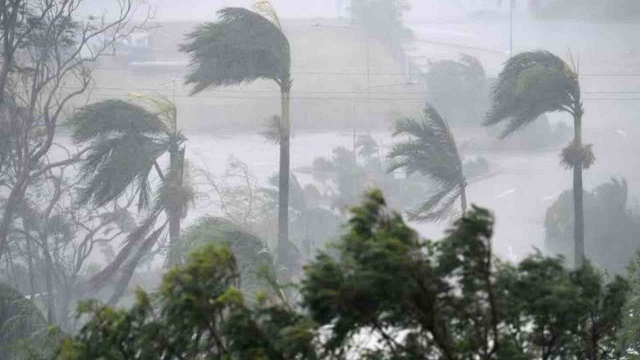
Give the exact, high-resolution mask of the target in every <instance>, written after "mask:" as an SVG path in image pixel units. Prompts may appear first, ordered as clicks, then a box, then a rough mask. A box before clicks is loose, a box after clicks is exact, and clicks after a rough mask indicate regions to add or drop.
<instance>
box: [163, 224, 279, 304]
mask: <svg viewBox="0 0 640 360" xmlns="http://www.w3.org/2000/svg"><path fill="white" fill-rule="evenodd" d="M207 244H213V245H216V246H228V248H229V249H230V250H231V252H232V253H233V255H234V257H235V259H236V262H237V267H238V269H237V270H238V273H239V275H240V277H241V278H242V282H241V283H240V287H239V288H240V290H242V292H243V294H244V295H245V296H246V297H248V298H250V299H254V298H255V297H256V295H257V294H258V293H259V292H268V291H270V290H272V289H271V285H270V283H269V281H268V279H270V278H272V277H273V273H274V271H275V269H274V260H273V258H272V256H271V253H270V252H269V250H268V249H267V248H266V246H265V244H264V242H263V241H261V240H260V239H259V238H257V237H256V236H254V235H251V234H249V233H247V232H246V231H243V230H241V229H240V228H238V227H237V226H235V225H233V224H232V223H231V222H229V221H228V220H225V219H220V218H213V217H206V218H202V219H200V220H198V221H197V222H196V223H195V224H194V225H191V226H190V227H189V228H187V229H186V231H185V233H184V234H182V236H181V239H180V242H179V243H178V244H176V247H175V248H172V249H171V250H170V251H173V252H175V255H176V257H177V258H178V259H179V262H180V263H182V262H184V261H186V259H187V258H188V256H189V254H190V253H191V252H192V251H194V250H196V249H198V248H201V247H202V246H204V245H207Z"/></svg>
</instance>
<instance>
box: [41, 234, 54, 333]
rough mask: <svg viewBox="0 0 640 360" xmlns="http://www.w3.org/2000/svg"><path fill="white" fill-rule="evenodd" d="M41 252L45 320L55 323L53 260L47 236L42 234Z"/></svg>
mask: <svg viewBox="0 0 640 360" xmlns="http://www.w3.org/2000/svg"><path fill="white" fill-rule="evenodd" d="M42 238H43V240H44V241H43V249H42V250H43V253H44V260H45V264H44V266H45V283H46V287H47V321H48V322H49V325H55V323H56V315H55V312H56V309H55V298H54V294H53V293H54V291H53V271H54V269H53V261H52V259H51V253H50V252H49V247H48V246H47V239H48V237H47V236H43V237H42Z"/></svg>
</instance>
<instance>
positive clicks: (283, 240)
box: [278, 81, 291, 266]
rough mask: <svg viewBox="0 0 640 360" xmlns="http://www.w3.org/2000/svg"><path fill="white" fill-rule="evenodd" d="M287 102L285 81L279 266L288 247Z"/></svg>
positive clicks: (281, 144)
mask: <svg viewBox="0 0 640 360" xmlns="http://www.w3.org/2000/svg"><path fill="white" fill-rule="evenodd" d="M289 100H290V83H289V82H288V81H287V82H286V83H284V84H282V85H281V103H282V119H281V121H282V124H281V126H282V130H281V131H282V139H280V174H279V175H280V178H279V181H278V260H279V261H280V263H281V264H283V261H286V254H287V251H286V249H287V247H288V246H289V163H290V157H289V147H290V145H289V141H290V138H291V127H290V122H289ZM283 265H285V266H286V265H288V264H283Z"/></svg>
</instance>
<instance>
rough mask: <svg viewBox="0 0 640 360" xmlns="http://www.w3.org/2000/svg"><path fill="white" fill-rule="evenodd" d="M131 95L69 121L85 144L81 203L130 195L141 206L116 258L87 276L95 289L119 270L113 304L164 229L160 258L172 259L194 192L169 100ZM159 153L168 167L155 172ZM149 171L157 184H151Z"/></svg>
mask: <svg viewBox="0 0 640 360" xmlns="http://www.w3.org/2000/svg"><path fill="white" fill-rule="evenodd" d="M134 100H135V101H136V102H129V101H122V100H104V101H101V102H98V103H94V104H90V105H87V106H85V107H83V108H81V109H80V110H79V111H77V112H76V113H75V115H74V116H73V117H72V118H71V119H70V124H71V126H72V128H73V139H74V140H75V141H76V142H77V143H80V144H83V145H84V146H86V147H87V148H88V153H87V156H86V158H85V159H84V160H83V161H82V163H81V167H80V175H81V177H82V183H83V187H82V189H81V199H80V201H81V202H83V203H85V204H86V203H91V204H93V205H95V206H104V205H106V204H109V203H114V202H117V201H118V200H119V199H121V198H126V197H127V196H129V197H131V194H133V195H134V197H135V200H136V201H137V206H138V210H139V211H142V210H145V216H146V218H145V220H144V221H143V222H142V223H141V224H140V226H138V227H137V228H136V229H134V230H133V231H132V232H131V233H130V234H129V236H128V238H127V242H126V245H125V246H124V247H123V248H122V250H121V251H120V253H119V254H118V255H117V256H116V258H115V260H114V261H113V262H112V263H111V264H109V266H107V267H106V268H105V269H104V270H103V271H101V272H100V273H98V274H97V275H96V276H94V277H93V278H92V279H91V280H90V284H89V285H90V287H92V288H93V289H94V290H95V289H97V288H100V287H102V286H104V284H105V283H106V282H107V281H108V280H109V279H111V278H112V277H113V276H114V275H115V274H116V273H117V272H118V271H120V272H121V273H122V274H121V277H120V280H119V282H118V284H117V285H116V291H115V293H114V295H113V296H112V299H111V303H115V302H117V300H118V298H119V297H120V296H121V295H122V293H123V292H124V290H125V289H126V285H127V284H128V283H129V280H130V279H131V276H132V275H133V271H134V270H135V268H136V266H137V265H138V263H139V261H140V260H141V258H142V257H143V256H144V255H145V254H147V253H148V252H149V251H150V250H151V249H152V247H153V246H155V245H156V244H157V243H158V241H159V240H160V239H161V238H162V237H163V235H164V234H165V232H164V230H165V228H166V227H167V226H168V228H169V255H168V258H167V263H168V264H176V263H177V260H176V259H175V257H174V256H173V255H175V252H174V251H171V249H172V248H173V247H175V246H176V243H177V241H178V237H179V235H180V221H181V219H182V218H184V217H185V216H186V214H187V210H188V208H189V205H190V204H191V202H192V201H193V197H194V194H193V189H192V188H191V185H190V182H189V179H188V176H187V175H188V174H186V169H185V168H186V160H185V145H184V143H185V141H186V138H185V137H184V136H183V135H182V133H181V132H180V130H179V129H178V126H177V111H176V107H175V105H174V104H173V102H171V101H170V100H168V99H166V98H163V97H142V96H137V97H136V98H135V99H134ZM140 102H143V103H146V104H148V106H147V107H144V106H141V105H139V103H140ZM166 155H168V157H169V164H168V166H167V167H166V168H165V169H162V168H161V166H160V163H159V159H160V158H161V157H163V156H166ZM154 176H155V177H157V178H158V179H159V181H160V184H159V186H157V187H156V188H155V189H154V188H153V185H152V181H153V180H154ZM162 213H165V214H166V217H165V218H166V219H163V218H162V216H161V215H162Z"/></svg>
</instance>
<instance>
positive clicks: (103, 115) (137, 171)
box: [70, 100, 170, 208]
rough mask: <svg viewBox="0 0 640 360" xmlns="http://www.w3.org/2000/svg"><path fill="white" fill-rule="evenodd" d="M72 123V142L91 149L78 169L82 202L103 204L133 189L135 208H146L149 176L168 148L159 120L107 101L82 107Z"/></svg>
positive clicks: (125, 104)
mask: <svg viewBox="0 0 640 360" xmlns="http://www.w3.org/2000/svg"><path fill="white" fill-rule="evenodd" d="M70 124H71V125H72V127H73V138H74V139H75V141H77V142H85V143H89V148H90V150H89V152H88V154H87V156H86V158H85V159H84V161H83V162H82V165H81V168H80V174H81V176H82V178H83V179H84V184H85V185H84V187H83V188H82V189H81V201H82V202H85V203H87V202H94V203H95V204H96V205H98V206H102V205H104V204H106V203H108V202H110V201H112V200H115V199H118V198H119V197H120V196H122V195H123V194H124V193H125V192H126V191H127V190H128V189H129V188H131V187H134V188H135V189H136V192H137V194H138V205H139V207H140V208H143V207H146V206H147V205H148V204H149V199H150V185H149V183H148V182H149V173H150V172H151V170H152V169H153V166H154V164H155V162H156V159H157V158H158V157H160V156H161V155H162V154H163V153H165V152H166V151H167V149H168V148H169V145H170V144H169V142H168V141H167V140H166V139H163V137H165V133H164V130H165V129H164V126H163V125H162V122H161V121H160V120H159V119H158V117H157V116H156V115H154V114H152V113H150V112H149V111H147V110H146V109H144V108H142V107H140V106H138V105H135V104H132V103H129V102H125V101H121V100H106V101H102V102H99V103H95V104H91V105H88V106H86V107H84V108H82V109H81V110H80V111H78V112H77V113H76V114H75V115H74V117H72V118H71V120H70Z"/></svg>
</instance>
